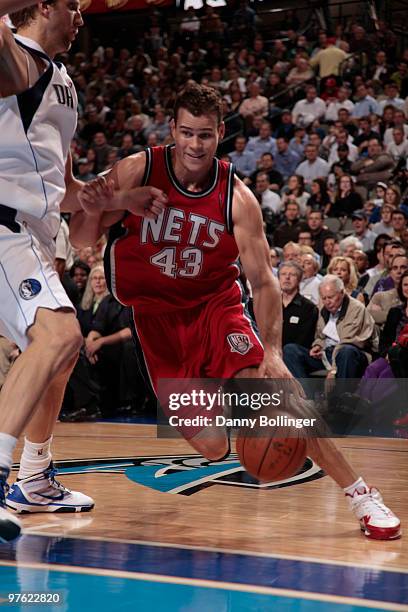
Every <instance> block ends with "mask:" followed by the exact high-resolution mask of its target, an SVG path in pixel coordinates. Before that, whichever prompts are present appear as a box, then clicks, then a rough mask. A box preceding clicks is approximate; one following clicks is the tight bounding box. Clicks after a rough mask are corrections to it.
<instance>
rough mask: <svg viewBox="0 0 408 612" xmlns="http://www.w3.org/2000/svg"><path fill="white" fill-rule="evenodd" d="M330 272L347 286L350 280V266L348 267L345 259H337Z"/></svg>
mask: <svg viewBox="0 0 408 612" xmlns="http://www.w3.org/2000/svg"><path fill="white" fill-rule="evenodd" d="M332 274H335V275H336V276H338V277H339V278H341V280H342V281H343V283H344V284H345V286H346V287H347V285H348V284H349V282H350V268H349V266H348V263H347V262H346V261H339V262H338V263H337V264H336V265H335V267H334V269H333V272H332Z"/></svg>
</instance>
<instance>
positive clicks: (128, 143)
mask: <svg viewBox="0 0 408 612" xmlns="http://www.w3.org/2000/svg"><path fill="white" fill-rule="evenodd" d="M132 147H133V138H132V135H131V134H125V135H124V136H123V138H122V149H131V148H132Z"/></svg>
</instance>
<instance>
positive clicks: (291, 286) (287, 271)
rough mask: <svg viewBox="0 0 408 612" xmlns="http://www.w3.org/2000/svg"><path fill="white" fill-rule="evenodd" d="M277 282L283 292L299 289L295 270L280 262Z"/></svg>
mask: <svg viewBox="0 0 408 612" xmlns="http://www.w3.org/2000/svg"><path fill="white" fill-rule="evenodd" d="M279 283H280V286H281V289H282V291H283V293H294V292H295V291H296V292H297V291H299V284H300V280H299V275H298V273H297V271H296V270H294V269H293V268H290V267H288V266H285V264H284V263H283V264H281V265H280V267H279Z"/></svg>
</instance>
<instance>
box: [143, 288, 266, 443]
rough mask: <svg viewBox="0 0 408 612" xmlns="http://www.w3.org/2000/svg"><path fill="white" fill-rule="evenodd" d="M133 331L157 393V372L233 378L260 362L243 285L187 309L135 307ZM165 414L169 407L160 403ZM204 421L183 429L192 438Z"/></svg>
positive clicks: (165, 375) (186, 413) (194, 412)
mask: <svg viewBox="0 0 408 612" xmlns="http://www.w3.org/2000/svg"><path fill="white" fill-rule="evenodd" d="M133 319H134V324H135V331H136V335H137V340H138V343H139V345H140V348H141V350H142V352H143V358H144V362H145V364H144V365H145V366H146V370H147V373H148V376H149V378H150V382H151V384H152V387H153V389H154V391H155V392H156V394H157V388H158V380H159V379H160V378H171V379H175V378H179V379H181V378H182V379H191V378H195V379H197V378H216V379H220V378H221V379H228V378H233V377H234V376H235V375H236V374H237V373H238V372H239V371H240V370H243V369H244V368H249V367H258V366H259V365H260V363H261V362H262V360H263V346H262V344H261V341H260V339H259V337H258V334H257V331H256V329H255V326H254V323H253V321H252V319H251V318H250V316H249V315H248V314H247V313H246V311H245V309H244V306H243V304H242V302H241V291H240V289H239V286H238V284H236V291H235V290H234V292H231V295H230V296H226V295H225V294H220V295H215V296H214V297H213V298H212V299H211V301H209V302H206V303H204V304H201V305H199V306H196V307H194V308H191V309H188V310H187V309H186V310H184V309H183V310H179V311H177V312H170V313H163V314H162V315H158V316H156V315H153V316H150V315H144V314H143V315H141V314H137V313H135V312H134V313H133ZM162 408H163V410H164V412H165V413H166V414H167V415H170V414H173V413H171V412H170V411H169V410H168V408H166V406H165V405H162ZM201 413H202V409H201V408H200V407H198V408H194V407H191V406H189V407H188V408H186V409H185V411H184V412H183V409H180V410H179V411H178V413H177V414H178V416H180V417H182V416H188V417H194V416H196V415H197V414H201ZM201 429H202V427H200V426H198V427H190V428H188V429H184V428H183V429H181V428H180V431H181V433H182V434H183V436H184V437H185V438H187V439H189V438H192V437H193V436H194V435H196V434H197V433H198V431H200V430H201Z"/></svg>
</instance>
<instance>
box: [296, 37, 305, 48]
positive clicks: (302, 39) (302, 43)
mask: <svg viewBox="0 0 408 612" xmlns="http://www.w3.org/2000/svg"><path fill="white" fill-rule="evenodd" d="M297 46H298V47H303V48H304V49H306V48H307V39H306V36H299V38H298V39H297Z"/></svg>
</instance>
